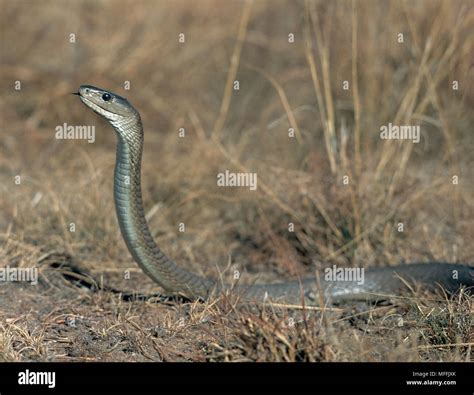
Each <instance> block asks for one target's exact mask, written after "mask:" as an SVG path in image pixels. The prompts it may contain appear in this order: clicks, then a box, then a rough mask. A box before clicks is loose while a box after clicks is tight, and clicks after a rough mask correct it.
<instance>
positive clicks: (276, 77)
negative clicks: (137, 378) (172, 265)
mask: <svg viewBox="0 0 474 395" xmlns="http://www.w3.org/2000/svg"><path fill="white" fill-rule="evenodd" d="M0 9H1V10H2V11H1V18H2V20H1V24H0V26H1V27H0V29H1V37H0V40H1V47H0V48H1V53H0V61H1V67H2V74H3V77H4V78H2V79H1V81H0V87H1V92H2V93H1V95H2V100H1V102H0V108H1V124H0V127H1V129H0V134H1V138H0V193H1V195H0V213H1V214H0V261H1V265H10V266H19V267H35V266H38V267H39V268H40V273H41V279H40V280H41V281H40V282H39V284H38V285H37V286H31V285H27V284H19V283H7V284H1V285H0V306H1V307H0V355H1V357H0V358H2V359H3V360H9V361H18V360H59V361H63V360H64V361H69V360H112V361H125V360H164V361H178V360H188V361H189V360H191V361H205V360H212V361H229V360H232V361H242V360H252V361H301V360H304V361H394V360H402V361H420V360H434V361H439V360H443V361H467V360H470V359H471V358H472V357H471V348H472V344H473V341H474V339H473V338H472V333H471V332H472V327H471V325H472V324H471V313H472V300H471V299H470V297H469V296H467V295H457V296H455V297H453V298H451V299H450V298H443V297H440V296H437V297H433V296H432V295H431V296H427V295H423V294H417V295H413V296H411V297H410V298H405V299H399V300H396V301H394V303H393V304H391V305H388V306H367V305H363V306H348V307H344V308H343V309H342V310H336V311H323V312H321V311H300V310H297V311H286V310H279V309H274V308H271V307H263V308H260V309H255V308H250V307H245V306H235V305H233V304H232V303H231V302H230V301H229V300H225V299H224V300H220V299H219V300H210V301H208V302H206V303H203V304H200V303H188V304H164V305H163V304H156V303H149V302H146V303H145V302H133V303H127V302H123V301H121V300H119V299H118V298H117V297H116V296H114V295H111V294H107V293H91V292H90V291H87V290H85V289H78V288H76V287H74V285H73V284H71V283H69V282H66V281H65V280H64V278H63V277H62V276H61V275H60V274H59V273H58V272H57V271H54V270H51V268H50V267H49V266H48V265H46V264H44V260H42V258H44V257H45V256H49V254H51V252H52V251H57V254H56V255H54V256H55V257H56V258H55V259H56V260H61V256H63V257H65V256H66V255H65V254H67V255H68V256H70V257H72V259H73V260H74V262H75V263H76V264H77V265H80V266H81V267H83V268H85V269H87V270H89V271H91V272H93V273H94V274H95V275H96V276H98V277H99V276H100V275H103V276H104V281H105V282H106V283H109V284H112V285H114V286H115V287H117V288H123V289H128V290H136V291H139V292H151V291H153V290H156V289H155V287H154V285H153V283H152V282H151V281H150V280H148V279H147V278H146V277H145V275H143V274H142V273H141V271H140V270H139V269H138V268H137V267H136V265H135V264H134V262H133V261H132V259H131V257H130V256H129V254H128V252H127V251H126V248H125V246H124V243H123V241H122V239H121V236H120V233H119V230H118V226H117V222H116V219H115V211H114V207H113V199H112V171H113V164H114V155H115V151H114V145H115V136H114V133H113V132H112V130H111V129H110V127H109V126H108V125H106V124H105V123H104V122H103V121H102V120H100V119H99V118H98V117H97V116H96V115H95V114H93V113H91V112H90V111H88V110H86V109H85V108H84V107H83V106H82V105H81V104H80V103H79V102H78V100H77V98H76V97H74V96H71V95H68V93H70V92H72V91H74V90H75V89H77V87H78V86H79V85H80V84H85V83H88V84H93V85H97V86H101V87H105V88H110V89H111V90H113V91H115V92H117V93H123V95H124V96H126V97H128V98H129V99H130V101H131V102H132V103H133V104H134V105H135V106H136V107H137V108H138V109H139V110H140V112H141V114H142V118H143V121H144V124H145V130H146V146H145V153H144V164H143V180H144V181H143V182H144V185H143V187H144V191H143V193H144V202H145V205H146V207H147V210H148V217H149V221H150V226H151V228H152V231H153V232H154V236H155V239H156V241H157V243H158V244H159V245H161V246H162V247H163V248H164V250H165V251H166V252H167V253H168V254H169V255H170V256H172V257H173V258H174V259H175V260H176V261H177V262H179V264H180V265H183V266H185V267H187V268H189V269H190V270H193V271H195V272H198V273H200V274H203V275H210V276H218V275H219V272H220V271H225V269H226V268H228V265H229V262H230V267H231V269H234V268H238V269H239V270H241V271H242V272H244V280H248V281H253V280H255V279H256V278H258V279H259V280H262V281H263V280H276V279H281V278H288V277H291V276H295V275H298V274H305V273H310V272H311V271H312V268H313V266H312V265H314V264H315V265H316V266H317V267H324V266H325V265H333V264H337V265H340V266H364V267H369V266H374V265H389V264H394V263H398V262H401V261H425V260H439V261H449V262H473V261H474V259H473V257H474V245H473V243H472V240H473V239H474V223H473V221H472V218H473V217H474V185H473V180H474V178H473V175H472V168H473V164H474V139H473V137H472V125H473V124H474V115H473V113H472V111H471V109H472V107H473V104H474V96H473V92H474V89H473V88H474V86H473V74H472V64H471V63H472V61H471V54H472V51H473V39H472V37H474V28H473V26H474V25H473V23H472V21H473V19H474V12H473V4H472V2H470V1H467V0H466V1H448V0H446V1H415V2H399V1H387V2H378V1H365V0H363V1H357V2H354V3H353V2H351V1H337V2H336V1H334V2H321V1H308V2H304V1H255V2H234V1H232V2H231V1H223V0H220V1H201V2H200V4H199V7H197V6H194V5H192V3H191V2H189V1H159V2H152V1H138V2H135V1H134V2H128V1H113V2H109V1H102V2H89V1H78V2H74V3H69V2H67V3H66V2H63V1H43V2H41V3H39V2H34V1H20V2H14V1H10V0H2V1H0ZM71 33H74V34H76V42H75V43H70V42H69V35H70V34H71ZM179 33H185V34H186V43H185V44H180V43H179V42H178V34H179ZM289 33H294V35H295V42H294V43H288V34H289ZM399 33H403V34H404V39H405V42H404V43H403V44H399V43H397V34H399ZM17 80H19V81H21V84H22V89H21V90H20V91H16V90H14V81H17ZM234 80H238V81H239V82H240V90H239V91H234V90H233V81H234ZM345 80H347V81H349V82H350V84H351V89H350V90H343V89H342V86H343V81H345ZM453 80H457V81H459V90H457V91H455V90H452V89H451V87H452V81H453ZM125 81H130V83H131V90H130V91H125V90H123V85H124V82H125ZM65 122H66V123H68V124H71V125H96V132H97V134H96V142H95V143H94V144H88V143H87V142H85V141H72V140H56V139H55V138H54V129H55V127H56V126H57V125H62V124H63V123H65ZM389 122H392V123H393V124H407V125H411V124H413V125H417V124H419V125H421V130H422V140H421V142H420V144H412V143H411V142H402V143H398V142H396V141H383V140H381V139H380V138H379V128H380V126H381V125H386V124H388V123H389ZM180 127H184V128H185V130H186V137H185V138H179V137H178V129H179V128H180ZM289 128H293V129H294V131H295V138H292V139H290V138H288V129H289ZM226 169H228V170H230V171H252V172H257V173H258V189H257V191H256V192H251V191H248V190H246V189H244V188H227V189H226V188H218V187H217V186H216V174H217V173H218V172H221V171H225V170H226ZM17 175H21V184H20V185H16V184H15V182H14V180H15V179H14V177H15V176H17ZM346 175H347V176H349V179H350V184H349V185H343V182H342V180H343V176H346ZM453 175H457V176H459V184H458V185H453V183H452V176H453ZM289 222H292V223H294V224H295V232H293V233H290V232H288V223H289ZM400 222H402V223H403V224H404V228H405V230H404V232H403V233H400V232H398V231H397V224H398V223H400ZM70 223H74V224H75V226H76V231H75V232H70V231H69V224H70ZM179 223H185V225H186V232H184V233H181V232H179V231H178V224H179ZM41 262H43V263H41ZM52 263H54V262H52ZM126 270H130V273H131V278H130V279H129V280H126V279H124V278H123V277H124V276H123V273H124V271H126ZM227 273H232V270H227V271H225V273H224V276H226V275H227ZM257 274H258V275H257Z"/></svg>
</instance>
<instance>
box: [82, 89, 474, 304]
mask: <svg viewBox="0 0 474 395" xmlns="http://www.w3.org/2000/svg"><path fill="white" fill-rule="evenodd" d="M76 94H77V95H79V96H80V98H81V100H82V102H83V103H84V104H86V106H88V107H89V108H91V109H92V110H94V111H95V112H96V113H97V114H99V115H101V116H102V117H104V118H105V119H106V120H108V121H109V123H110V124H111V125H112V126H113V128H114V129H115V131H116V134H117V138H118V143H117V156H116V163H115V175H114V199H115V208H116V213H117V218H118V222H119V225H120V229H121V232H122V235H123V238H124V240H125V243H126V245H127V247H128V250H129V251H130V253H131V254H132V256H133V258H134V260H135V261H136V262H137V264H138V265H139V266H140V267H141V268H142V270H143V271H144V272H145V273H146V274H147V275H148V276H149V277H150V278H151V279H153V280H154V281H155V282H156V283H157V284H159V285H160V286H162V287H163V288H164V289H166V290H167V291H170V292H173V293H179V294H182V295H185V296H187V297H190V298H202V299H206V298H207V297H209V295H210V294H211V293H212V292H222V291H226V290H229V289H230V288H232V292H236V293H237V294H238V295H240V297H241V298H242V299H243V300H245V301H256V302H262V301H264V300H267V299H268V300H272V301H274V302H280V303H285V304H297V305H301V304H302V303H303V302H304V303H305V304H308V305H314V304H319V302H320V300H321V298H323V299H325V300H329V302H331V303H337V302H341V301H344V300H379V299H384V296H387V295H393V294H397V293H399V292H400V291H401V290H402V289H403V288H405V289H406V286H407V283H420V284H423V285H424V286H426V287H429V288H436V287H439V286H441V287H443V288H444V289H445V290H447V291H448V292H455V291H456V290H458V289H459V288H460V286H465V287H472V286H473V285H474V268H472V267H470V266H467V265H461V264H450V263H439V262H432V263H413V264H407V265H398V266H390V267H382V268H371V269H367V270H366V271H365V281H364V282H363V283H362V284H358V283H357V282H355V281H326V280H325V277H324V275H321V276H318V277H312V278H306V279H303V280H301V281H299V280H298V281H291V282H284V283H279V284H252V285H240V284H239V285H234V286H231V285H226V284H222V283H221V282H219V281H216V280H212V279H208V278H205V277H201V276H198V275H196V274H194V273H191V272H190V271H187V270H185V269H183V268H181V267H179V266H177V265H176V264H175V262H174V261H172V260H171V259H169V258H168V257H167V256H166V255H165V254H164V253H163V251H162V250H161V249H160V248H159V247H158V245H157V244H156V243H155V241H154V239H153V237H152V235H151V232H150V230H149V227H148V224H147V221H146V218H145V212H144V208H143V202H142V193H141V158H142V150H143V138H144V132H143V126H142V122H141V118H140V114H139V113H138V111H137V110H136V109H135V108H134V107H133V106H132V105H131V104H130V103H129V102H128V101H127V100H126V99H125V98H123V97H121V96H119V95H116V94H115V93H112V92H110V91H107V90H104V89H100V88H96V87H93V86H89V85H83V86H81V87H80V88H79V91H78V93H76Z"/></svg>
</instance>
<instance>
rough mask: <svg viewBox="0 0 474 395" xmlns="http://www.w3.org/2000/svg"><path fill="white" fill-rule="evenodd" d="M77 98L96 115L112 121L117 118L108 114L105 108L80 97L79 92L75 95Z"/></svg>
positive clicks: (115, 115)
mask: <svg viewBox="0 0 474 395" xmlns="http://www.w3.org/2000/svg"><path fill="white" fill-rule="evenodd" d="M76 95H77V96H79V98H80V99H81V101H82V102H83V103H84V104H85V105H86V106H87V107H89V108H91V109H92V110H93V111H94V112H95V113H96V114H99V115H101V116H103V117H105V118H106V119H108V120H113V119H115V118H117V114H115V113H113V112H110V111H108V110H106V109H105V108H103V107H101V106H99V105H98V104H97V103H95V102H94V101H92V100H90V99H88V98H87V97H85V96H83V95H81V94H80V93H79V92H78V93H76Z"/></svg>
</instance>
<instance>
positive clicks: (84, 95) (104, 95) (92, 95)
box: [75, 85, 140, 124]
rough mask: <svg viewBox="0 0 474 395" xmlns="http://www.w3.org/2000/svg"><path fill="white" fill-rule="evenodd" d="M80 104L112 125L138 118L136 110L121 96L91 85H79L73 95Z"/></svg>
mask: <svg viewBox="0 0 474 395" xmlns="http://www.w3.org/2000/svg"><path fill="white" fill-rule="evenodd" d="M75 95H77V96H79V97H80V99H81V100H82V102H83V103H84V104H85V105H86V106H87V107H89V108H91V109H92V110H94V112H96V113H97V114H99V115H101V116H103V117H104V118H105V119H107V120H108V121H109V122H111V123H112V124H113V123H115V122H123V121H126V120H128V119H131V120H137V118H140V116H139V114H138V112H137V110H135V108H134V107H133V106H132V105H131V104H130V103H129V102H128V100H127V99H125V98H124V97H122V96H119V95H117V94H116V93H113V92H110V91H107V90H105V89H101V88H96V87H95V86H91V85H81V87H80V88H79V91H78V92H77V93H75Z"/></svg>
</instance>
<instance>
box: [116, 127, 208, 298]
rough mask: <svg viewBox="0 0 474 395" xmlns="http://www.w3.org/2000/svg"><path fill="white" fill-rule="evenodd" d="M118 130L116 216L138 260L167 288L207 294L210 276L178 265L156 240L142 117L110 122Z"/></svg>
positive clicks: (129, 248) (174, 290)
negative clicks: (145, 177) (148, 203)
mask: <svg viewBox="0 0 474 395" xmlns="http://www.w3.org/2000/svg"><path fill="white" fill-rule="evenodd" d="M111 124H112V126H113V127H114V129H115V130H116V132H117V136H118V143H117V157H116V162H115V175H114V199H115V208H116V212H117V219H118V222H119V225H120V230H121V232H122V236H123V238H124V240H125V243H126V245H127V248H128V250H129V251H130V253H131V254H132V256H133V258H134V259H135V261H136V262H137V264H138V265H139V266H140V267H141V268H142V270H143V271H144V272H145V273H146V274H147V275H148V276H149V277H151V278H152V279H153V280H154V281H155V282H156V283H158V284H159V285H161V286H162V287H163V288H165V289H166V290H168V291H173V292H179V293H182V294H184V295H186V296H190V297H206V296H207V295H208V293H209V290H210V288H211V286H212V283H211V281H210V280H207V279H205V278H202V277H199V276H197V275H194V274H193V273H190V272H188V271H186V270H184V269H181V268H180V267H178V266H177V265H176V264H175V263H174V262H173V261H172V260H171V259H169V258H168V257H167V256H166V255H165V254H164V253H163V252H162V251H161V249H160V248H159V247H158V245H157V244H156V243H155V241H154V239H153V237H152V235H151V232H150V229H149V227H148V223H147V221H146V218H145V212H144V208H143V200H142V191H141V159H142V150H143V128H142V123H141V120H140V118H138V119H125V120H121V121H114V122H111Z"/></svg>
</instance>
